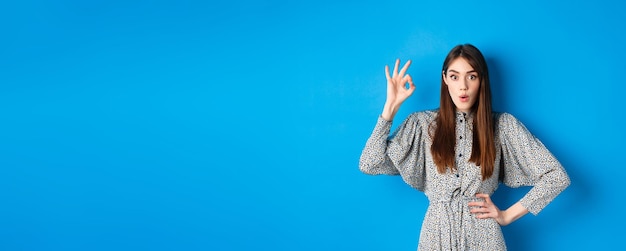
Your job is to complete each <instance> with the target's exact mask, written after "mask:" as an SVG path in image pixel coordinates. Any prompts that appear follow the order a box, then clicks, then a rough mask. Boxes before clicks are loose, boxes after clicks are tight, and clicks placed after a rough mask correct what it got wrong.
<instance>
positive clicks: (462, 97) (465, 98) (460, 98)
mask: <svg viewBox="0 0 626 251" xmlns="http://www.w3.org/2000/svg"><path fill="white" fill-rule="evenodd" d="M459 100H461V102H467V101H469V96H468V95H461V96H459Z"/></svg>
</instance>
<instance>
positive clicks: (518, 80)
mask: <svg viewBox="0 0 626 251" xmlns="http://www.w3.org/2000/svg"><path fill="white" fill-rule="evenodd" d="M625 8H626V4H625V3H624V2H623V1H613V2H611V1H569V2H555V3H548V2H545V1H535V0H530V1H510V2H507V3H503V2H502V1H486V2H473V1H443V2H442V1H298V2H295V1H221V2H219V1H109V0H107V1H100V0H96V1H13V2H9V1H3V3H2V5H1V7H0V24H1V25H0V34H2V35H1V37H0V38H1V39H0V249H1V250H414V249H415V248H416V246H417V239H418V235H419V230H420V227H421V221H422V218H423V215H424V212H425V210H426V206H427V203H428V202H427V200H426V198H425V196H424V195H423V194H422V193H420V192H418V191H416V190H413V189H411V188H410V187H409V186H408V185H406V184H404V183H403V182H402V180H401V179H400V177H398V176H377V177H374V176H368V175H364V174H362V173H360V172H359V170H358V159H359V155H360V153H361V150H362V148H363V146H364V144H365V141H366V139H367V137H368V136H369V134H370V132H371V130H372V129H373V126H374V124H375V122H376V118H377V116H378V114H379V113H380V111H381V110H382V106H383V103H384V98H385V77H384V66H385V65H387V64H393V62H394V60H395V59H396V58H400V59H402V60H403V61H404V60H407V59H411V60H413V64H412V66H411V68H410V70H409V73H410V74H411V75H412V76H413V79H414V80H415V82H416V85H417V90H416V91H415V93H414V95H413V96H412V97H411V98H410V99H409V101H407V102H406V103H405V105H404V106H403V107H402V109H401V110H400V112H399V113H398V115H397V120H403V119H404V118H405V117H406V116H407V115H408V114H409V113H410V112H413V111H418V110H423V109H432V108H436V107H437V106H438V104H439V100H438V99H439V96H438V95H439V84H440V83H439V78H440V75H439V74H440V70H441V64H442V62H443V59H444V57H445V55H446V54H447V52H448V51H449V50H450V49H451V48H452V47H453V46H454V45H457V44H460V43H472V44H474V45H476V46H477V47H478V48H480V49H481V51H482V52H483V54H485V56H486V58H487V61H488V63H489V67H490V71H491V77H492V85H493V86H492V88H493V93H494V95H495V97H494V106H495V109H496V110H498V111H507V112H510V113H512V114H513V115H514V116H516V117H517V118H518V119H520V120H521V121H522V122H523V123H524V124H525V125H526V126H527V127H528V128H529V129H530V130H531V131H532V132H533V133H534V134H535V135H536V136H537V137H539V138H540V139H541V140H542V141H543V143H544V144H545V145H546V146H547V147H548V148H549V149H550V150H551V151H552V152H553V153H554V154H555V155H556V156H557V158H558V159H559V160H560V161H561V162H562V164H563V165H564V166H565V168H566V170H567V171H568V173H569V175H570V176H571V179H572V185H571V186H570V187H569V188H568V189H567V190H566V191H565V192H563V193H562V194H561V196H559V197H557V199H556V200H555V201H554V202H553V203H552V204H550V205H549V206H548V207H546V208H545V209H544V211H542V212H541V213H540V214H539V215H538V216H532V215H527V216H525V217H523V218H522V219H520V220H518V221H517V222H515V223H513V224H512V225H509V226H506V227H504V234H505V238H506V239H507V242H508V245H509V249H510V250H590V249H593V250H602V249H609V248H611V247H616V246H617V245H620V244H621V243H623V242H622V239H621V238H623V237H622V236H621V234H619V233H620V232H621V231H620V230H612V229H613V227H617V228H618V229H619V228H620V227H622V226H623V225H624V224H626V220H625V217H623V215H622V214H621V209H622V208H623V207H621V205H622V202H623V200H624V195H623V194H622V191H623V187H624V186H623V184H624V176H625V175H626V171H625V170H624V169H625V165H624V153H623V150H624V149H623V147H622V146H623V144H624V143H623V142H624V140H626V135H625V133H624V130H623V128H622V127H621V126H619V124H618V121H619V120H620V118H621V117H623V116H624V115H623V114H624V113H625V111H624V109H623V105H624V95H625V94H626V88H625V87H624V86H625V83H624V69H626V64H625V63H624V57H625V56H626V49H625V47H624V44H626V36H625V35H624V30H626V18H625V17H624V15H623V13H622V12H623V11H624V9H625ZM397 124H398V123H396V125H397ZM527 190H528V189H525V188H524V189H517V190H512V189H507V188H504V187H501V189H500V190H498V192H497V193H496V195H495V196H494V200H495V201H496V203H497V205H499V206H500V207H501V208H506V207H508V206H509V205H511V204H513V203H515V202H516V201H517V200H518V199H520V198H521V197H522V196H523V194H524V193H525V192H526V191H527Z"/></svg>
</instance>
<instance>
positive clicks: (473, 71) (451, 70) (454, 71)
mask: <svg viewBox="0 0 626 251" xmlns="http://www.w3.org/2000/svg"><path fill="white" fill-rule="evenodd" d="M448 71H449V72H453V73H459V72H458V71H456V70H453V69H450V70H448ZM476 72H477V71H476V70H471V71H468V72H466V73H476Z"/></svg>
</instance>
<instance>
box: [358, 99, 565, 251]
mask: <svg viewBox="0 0 626 251" xmlns="http://www.w3.org/2000/svg"><path fill="white" fill-rule="evenodd" d="M436 116H437V110H429V111H422V112H416V113H413V114H411V115H410V116H409V117H408V118H407V119H406V120H405V121H404V122H403V123H402V124H401V125H399V126H398V128H397V129H396V130H395V132H394V133H393V134H391V135H390V134H389V133H390V129H391V124H392V123H391V122H390V121H386V120H384V119H383V118H382V117H379V118H378V122H377V123H376V126H375V128H374V131H373V132H372V135H371V136H370V138H369V139H368V140H367V143H366V145H365V148H364V149H363V152H362V154H361V158H360V163H359V167H360V169H361V171H362V172H364V173H367V174H372V175H379V174H387V175H401V177H402V179H403V180H404V182H406V183H407V184H408V185H410V186H411V187H413V188H415V189H417V190H420V191H423V192H424V193H425V195H426V196H427V197H428V200H429V202H430V203H429V205H428V209H427V211H426V215H425V217H424V221H423V223H422V230H421V233H420V237H419V243H418V250H506V244H505V242H504V238H503V236H502V231H501V229H500V225H499V224H498V223H497V222H496V221H495V220H494V219H492V218H489V219H477V218H476V217H475V216H474V215H472V214H470V212H469V211H470V208H469V206H468V205H467V204H468V202H470V201H477V200H479V199H477V198H476V197H475V195H476V194H477V193H486V194H489V195H492V194H493V193H494V192H495V190H496V189H497V188H498V184H499V183H503V184H505V185H506V186H509V187H513V188H515V187H520V186H532V188H531V189H530V191H529V192H528V193H527V194H526V195H525V196H524V197H523V198H522V199H521V200H520V203H521V204H522V206H524V207H525V208H526V209H528V211H529V212H531V213H532V214H535V215H536V214H538V213H539V212H540V211H541V210H542V209H543V208H544V207H545V206H546V205H547V204H548V203H550V202H551V201H552V200H553V199H554V198H555V197H556V196H557V195H558V194H559V193H561V192H562V191H563V190H564V189H565V188H566V187H567V186H569V184H570V179H569V176H568V175H567V173H566V172H565V170H564V169H563V167H562V165H561V164H560V163H559V162H558V161H557V160H556V158H555V157H554V156H553V155H552V154H551V153H550V152H549V151H548V150H547V149H546V147H545V146H544V145H543V144H542V143H541V142H540V141H539V140H538V139H537V138H536V137H535V136H534V135H532V134H531V133H530V132H529V131H528V130H527V129H526V127H524V125H523V124H522V123H520V122H519V121H518V120H517V119H516V118H515V117H513V116H512V115H511V114H508V113H495V114H494V118H495V120H494V121H495V126H496V127H495V128H496V130H495V142H496V162H495V166H496V168H495V170H494V173H493V175H492V176H491V177H490V178H488V179H486V180H484V181H483V180H482V177H481V172H480V167H479V166H476V165H475V164H474V163H472V162H469V158H470V155H471V154H472V139H473V137H472V126H473V116H472V114H466V113H462V112H457V113H456V138H457V143H456V146H455V151H456V154H455V156H456V159H455V162H456V165H457V170H455V171H451V170H448V171H447V173H445V174H440V173H438V172H437V166H436V165H435V163H434V161H433V159H432V156H431V153H430V146H431V144H432V138H431V137H430V134H429V130H431V129H432V126H431V124H433V123H435V122H434V120H435V117H436ZM501 209H503V208H501Z"/></svg>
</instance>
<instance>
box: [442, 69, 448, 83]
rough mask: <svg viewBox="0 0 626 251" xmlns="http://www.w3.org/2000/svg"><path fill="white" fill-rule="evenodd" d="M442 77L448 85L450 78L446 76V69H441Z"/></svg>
mask: <svg viewBox="0 0 626 251" xmlns="http://www.w3.org/2000/svg"><path fill="white" fill-rule="evenodd" d="M441 79H443V82H444V83H446V85H448V79H447V78H446V71H441Z"/></svg>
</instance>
